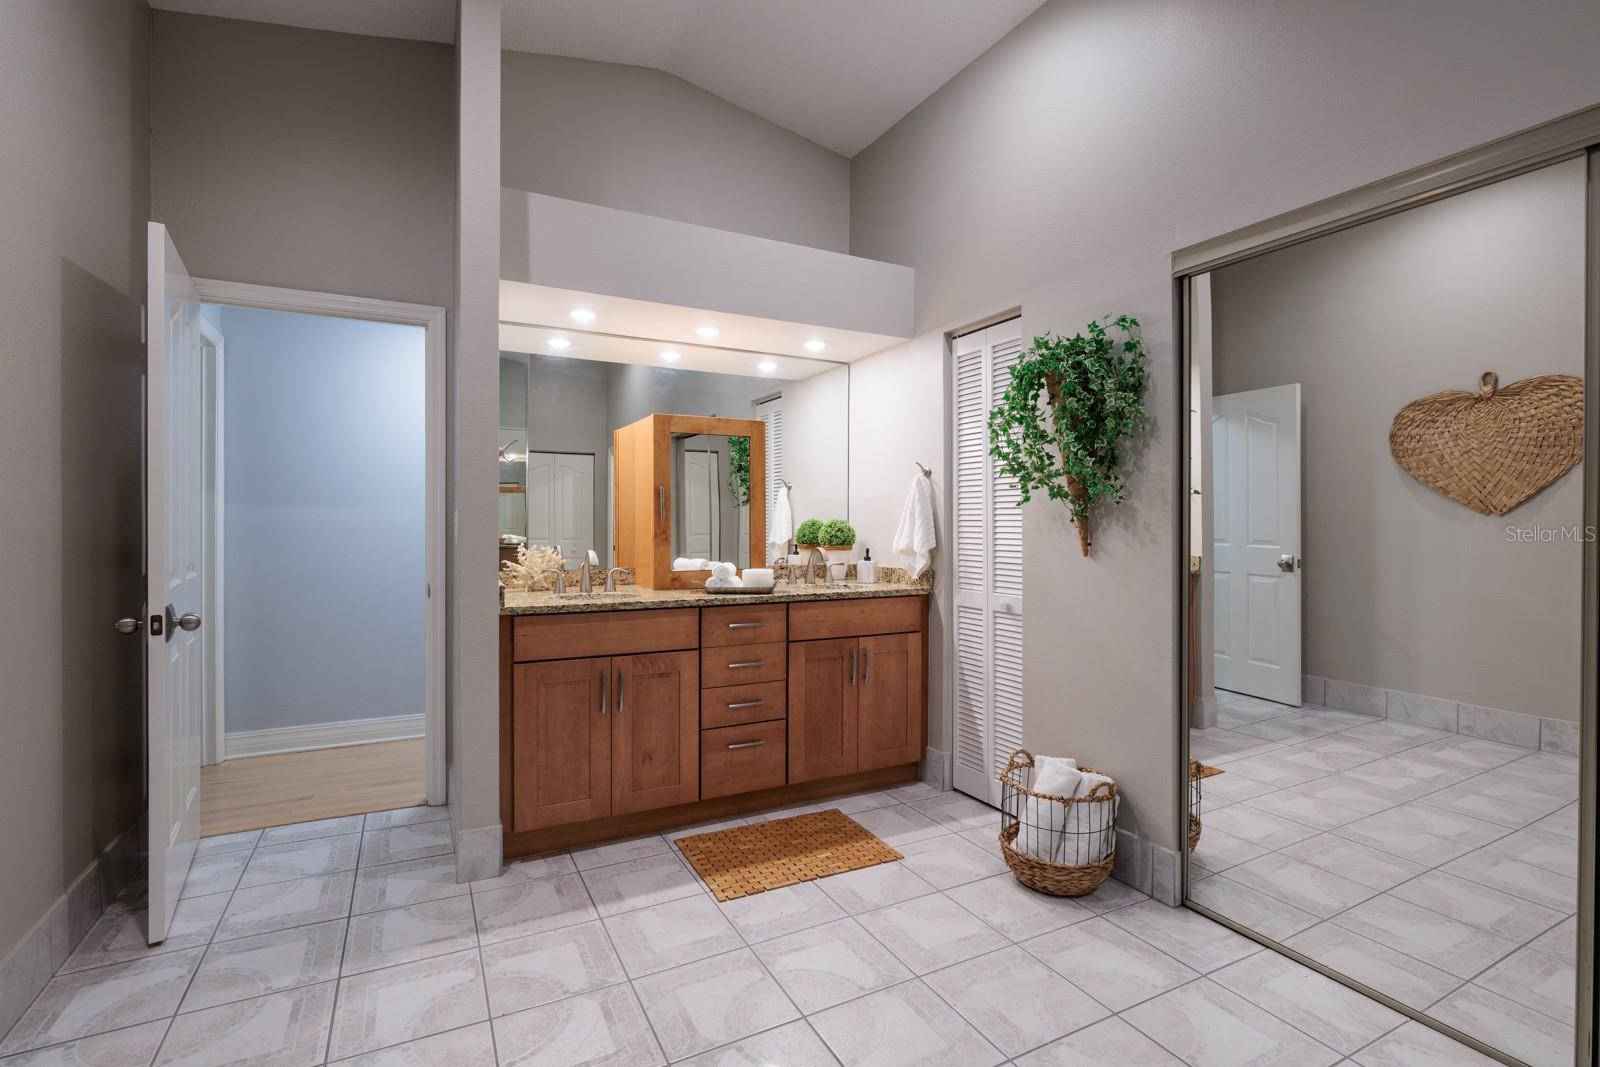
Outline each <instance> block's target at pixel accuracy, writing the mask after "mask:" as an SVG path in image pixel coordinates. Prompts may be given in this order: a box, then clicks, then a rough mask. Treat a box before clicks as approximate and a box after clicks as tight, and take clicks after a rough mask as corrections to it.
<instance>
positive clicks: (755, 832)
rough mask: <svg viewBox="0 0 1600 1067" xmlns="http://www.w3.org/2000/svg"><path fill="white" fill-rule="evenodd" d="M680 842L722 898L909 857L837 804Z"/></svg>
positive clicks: (708, 882)
mask: <svg viewBox="0 0 1600 1067" xmlns="http://www.w3.org/2000/svg"><path fill="white" fill-rule="evenodd" d="M678 847H679V848H681V849H682V850H683V855H684V858H685V859H687V860H688V861H689V862H690V863H691V864H693V865H694V869H695V870H697V871H699V872H700V877H702V878H704V879H705V880H706V885H708V886H710V887H711V892H712V893H714V894H715V895H716V898H717V899H718V900H734V899H736V898H738V897H747V896H750V895H751V894H752V893H764V892H766V891H767V890H769V889H782V888H783V887H784V886H786V885H794V884H795V883H796V882H809V881H811V880H812V879H813V878H821V877H823V876H824V875H829V874H843V873H844V872H845V871H855V870H859V869H861V868H862V867H872V866H875V865H877V864H879V863H892V862H894V861H895V860H898V859H903V858H904V857H903V856H901V855H900V853H898V852H896V851H895V850H894V849H892V848H890V847H889V846H888V845H886V844H884V843H883V842H882V841H880V840H878V838H877V837H875V836H874V835H873V834H872V833H871V832H870V831H869V830H868V829H867V828H866V827H865V826H862V825H861V824H860V823H858V822H856V821H855V820H854V819H852V818H850V816H848V815H846V814H844V813H843V812H841V811H839V810H838V809H837V808H830V809H828V810H827V811H814V812H811V813H809V814H806V815H795V816H792V817H791V818H787V819H774V820H772V821H771V822H759V823H755V824H754V825H751V826H735V827H733V828H732V829H728V830H713V831H712V832H711V833H708V834H696V835H695V836H693V837H685V838H683V839H682V840H680V841H679V842H678Z"/></svg>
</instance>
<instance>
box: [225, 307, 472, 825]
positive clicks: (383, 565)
mask: <svg viewBox="0 0 1600 1067" xmlns="http://www.w3.org/2000/svg"><path fill="white" fill-rule="evenodd" d="M195 291H196V296H197V298H198V299H199V301H200V302H201V303H200V311H199V316H198V320H197V331H198V334H199V340H200V345H199V351H200V355H201V361H202V369H203V383H204V385H203V391H204V401H203V409H202V410H203V426H204V433H203V457H202V468H203V472H204V473H203V478H202V485H203V490H202V492H203V498H204V504H203V510H204V517H203V522H204V527H205V531H206V536H205V544H206V551H205V553H204V555H203V559H204V563H203V570H204V578H205V590H206V592H205V603H206V605H207V620H208V625H207V626H206V627H205V628H204V631H203V636H204V642H203V657H204V663H205V671H204V676H205V679H206V681H205V693H206V701H205V704H206V708H207V714H206V715H205V721H204V724H203V751H204V758H203V762H204V766H203V768H202V771H201V792H202V795H203V803H202V807H201V829H200V832H201V835H202V836H213V835H217V834H228V833H234V832H238V831H243V830H251V829H257V828H261V827H270V826H277V825H283V824H287V823H300V822H310V821H317V820H323V819H337V818H344V817H349V816H360V815H362V814H364V813H367V812H372V811H386V810H390V809H395V808H411V807H418V806H423V805H438V804H442V803H443V802H444V799H445V794H444V782H443V768H442V763H443V759H442V757H443V751H442V750H443V728H442V727H443V670H442V664H443V655H442V639H443V637H442V635H443V628H442V612H441V610H440V609H441V607H442V596H439V595H436V591H439V592H442V589H443V575H442V542H441V536H440V533H441V530H442V526H443V513H444V505H443V499H442V497H443V477H442V468H441V465H440V456H441V454H442V448H441V447H440V443H441V440H442V382H443V374H442V350H443V311H442V309H437V308H423V307H414V306H411V305H398V304H392V303H388V302H384V301H368V300H353V299H350V298H343V297H332V296H325V295H323V294H316V293H299V292H293V291H286V290H279V289H272V288H266V287H259V286H243V285H235V284H232V283H222V282H207V281H203V280H200V279H197V280H196V282H195Z"/></svg>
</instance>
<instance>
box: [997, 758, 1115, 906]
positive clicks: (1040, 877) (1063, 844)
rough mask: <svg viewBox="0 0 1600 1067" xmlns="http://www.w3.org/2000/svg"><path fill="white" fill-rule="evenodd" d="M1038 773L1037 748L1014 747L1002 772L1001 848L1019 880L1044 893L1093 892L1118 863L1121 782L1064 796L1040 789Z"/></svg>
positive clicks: (1097, 786) (1008, 864)
mask: <svg viewBox="0 0 1600 1067" xmlns="http://www.w3.org/2000/svg"><path fill="white" fill-rule="evenodd" d="M1078 769H1079V770H1080V771H1085V772H1089V773H1097V772H1095V771H1094V768H1092V767H1082V766H1080V767H1079V768H1078ZM1033 772H1034V759H1033V753H1031V752H1029V751H1028V750H1027V749H1025V748H1019V749H1017V750H1016V751H1015V752H1013V753H1012V754H1011V759H1010V760H1008V761H1007V763H1006V769H1005V770H1003V771H1001V772H1000V852H1001V854H1002V855H1003V856H1005V860H1006V865H1007V866H1009V867H1010V868H1011V873H1012V875H1013V876H1015V877H1016V879H1017V881H1019V882H1021V883H1022V884H1023V885H1025V886H1027V887H1028V888H1029V889H1036V890H1038V891H1039V892H1041V893H1049V894H1051V895H1052V896H1058V897H1078V896H1083V895H1084V894H1085V893H1093V892H1094V891H1095V890H1096V889H1099V888H1100V885H1101V883H1103V882H1104V881H1105V880H1106V876H1107V875H1109V874H1110V873H1111V868H1112V867H1113V866H1115V865H1116V860H1117V827H1116V822H1117V803H1118V799H1117V798H1118V793H1117V786H1116V783H1114V782H1101V783H1099V784H1097V785H1095V786H1094V787H1093V788H1092V789H1090V790H1089V792H1088V793H1086V794H1084V795H1083V796H1080V797H1063V796H1056V795H1054V794H1051V793H1040V792H1036V791H1034V790H1033V789H1032V788H1031V787H1032V785H1033ZM1040 853H1043V855H1040ZM1047 857H1053V858H1047ZM1058 861H1072V862H1058Z"/></svg>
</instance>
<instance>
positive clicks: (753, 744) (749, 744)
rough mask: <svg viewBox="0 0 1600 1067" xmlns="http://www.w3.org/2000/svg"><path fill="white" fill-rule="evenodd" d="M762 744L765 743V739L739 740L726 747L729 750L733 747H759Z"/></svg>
mask: <svg viewBox="0 0 1600 1067" xmlns="http://www.w3.org/2000/svg"><path fill="white" fill-rule="evenodd" d="M764 744H766V742H765V741H740V742H738V743H737V744H732V745H729V746H728V748H729V749H730V750H731V749H735V748H760V747H761V746H762V745H764Z"/></svg>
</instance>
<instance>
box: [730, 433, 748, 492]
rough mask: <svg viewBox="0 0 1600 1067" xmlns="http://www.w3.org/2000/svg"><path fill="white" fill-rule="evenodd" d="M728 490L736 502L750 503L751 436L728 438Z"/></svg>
mask: <svg viewBox="0 0 1600 1067" xmlns="http://www.w3.org/2000/svg"><path fill="white" fill-rule="evenodd" d="M728 491H729V492H731V493H732V494H733V502H734V503H735V504H740V505H743V504H748V503H750V438H748V437H730V438H728Z"/></svg>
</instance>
